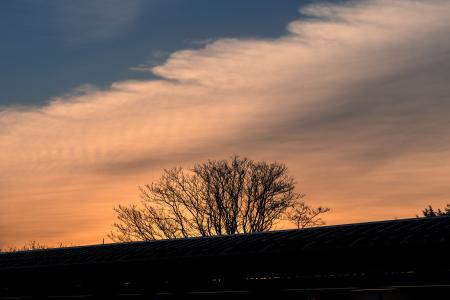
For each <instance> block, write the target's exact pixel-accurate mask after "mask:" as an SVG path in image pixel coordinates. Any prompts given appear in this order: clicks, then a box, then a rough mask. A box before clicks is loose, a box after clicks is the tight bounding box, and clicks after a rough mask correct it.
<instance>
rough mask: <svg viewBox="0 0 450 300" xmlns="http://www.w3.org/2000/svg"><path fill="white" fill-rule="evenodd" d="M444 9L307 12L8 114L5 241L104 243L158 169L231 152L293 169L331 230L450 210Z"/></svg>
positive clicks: (320, 8)
mask: <svg viewBox="0 0 450 300" xmlns="http://www.w3.org/2000/svg"><path fill="white" fill-rule="evenodd" d="M449 14H450V4H449V3H448V2H447V1H426V2H425V1H412V0H411V1H410V0H402V1H396V2H392V1H383V0H380V1H362V2H350V3H347V4H340V5H333V4H320V5H312V6H309V7H307V8H304V9H303V10H302V11H301V15H302V16H308V18H301V19H299V20H297V21H294V22H291V23H290V24H289V26H288V33H287V34H286V35H285V36H283V37H280V38H277V39H219V40H217V41H214V42H211V43H209V44H207V45H206V46H205V47H204V48H202V49H196V50H183V51H178V52H175V53H173V54H171V55H170V57H169V58H168V59H167V61H165V62H164V63H163V64H161V65H158V66H155V67H153V68H152V69H151V70H152V72H153V73H154V74H155V75H156V76H158V78H160V79H159V80H151V81H132V80H130V81H123V82H117V83H114V84H113V85H112V86H111V87H110V88H109V89H106V90H98V89H95V88H92V87H89V88H84V89H81V90H79V91H76V92H75V93H69V94H67V95H65V96H62V97H59V98H55V99H52V101H51V102H50V103H49V104H48V105H46V106H44V107H41V108H28V109H27V108H25V109H24V108H22V109H20V110H19V109H15V108H5V109H3V110H2V111H0V149H1V153H2V155H1V156H0V169H1V170H2V172H1V173H0V199H1V200H0V211H1V214H2V218H1V219H0V228H2V230H3V231H5V232H3V233H2V236H3V237H4V238H3V239H4V242H3V243H6V242H10V243H11V242H12V241H13V240H14V239H15V241H19V242H20V241H22V240H24V241H26V240H29V239H31V238H34V239H39V238H43V239H47V240H49V241H50V242H51V243H57V242H59V241H62V242H76V243H77V242H78V243H88V242H95V241H98V240H100V238H101V235H104V234H105V233H106V232H107V230H108V229H109V224H110V223H111V222H112V221H113V215H112V211H111V208H112V206H114V205H116V204H117V203H119V202H126V201H130V200H132V199H136V186H137V185H140V184H144V183H148V182H149V181H151V180H153V179H155V178H156V176H157V174H158V173H159V172H160V169H161V168H163V167H170V166H173V165H189V164H190V163H192V162H195V161H199V160H203V159H207V158H221V157H224V156H228V155H231V154H234V153H238V154H242V155H249V156H251V157H254V158H256V159H266V160H279V161H283V162H286V163H287V164H288V166H289V167H290V169H291V170H292V172H293V173H294V175H296V177H297V178H298V181H299V188H300V189H301V190H302V191H303V192H305V193H307V194H308V200H309V201H310V202H312V203H317V204H319V203H320V204H325V205H329V206H331V207H333V209H334V213H333V215H330V217H329V222H332V223H333V222H345V221H361V220H367V219H379V218H392V217H405V216H414V214H415V213H416V212H418V211H419V210H420V209H421V208H422V207H423V206H424V205H426V204H427V203H428V202H430V203H434V204H442V203H443V202H445V200H447V199H448V196H449V194H450V188H449V185H448V182H447V181H448V180H447V178H448V174H450V161H449V159H448V157H450V156H449V154H450V153H449V152H450V134H449V133H450V132H449V131H450V121H449V119H448V112H450V102H449V101H448V99H449V97H450V86H449V85H448V82H450V81H449V79H450V78H449V77H450V71H449V70H450V68H449V67H450V41H449V40H448V39H447V37H448V35H449V33H450V23H449V22H447V18H448V15H449ZM24 220H27V222H24ZM81 223H82V224H83V226H84V227H83V233H81V232H80V231H79V230H78V229H77V226H78V224H81ZM54 227H58V228H59V229H60V231H61V232H64V234H53V235H51V234H49V233H48V232H50V229H49V228H54ZM5 228H6V229H5ZM19 232H20V234H18V233H19ZM25 232H28V235H26V234H25ZM50 236H51V238H50ZM1 242H2V241H1V240H0V243H1Z"/></svg>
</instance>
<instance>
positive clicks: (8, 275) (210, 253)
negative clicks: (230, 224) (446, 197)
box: [0, 217, 450, 300]
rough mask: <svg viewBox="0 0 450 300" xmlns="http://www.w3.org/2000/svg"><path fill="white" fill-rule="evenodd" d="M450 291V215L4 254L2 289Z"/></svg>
mask: <svg viewBox="0 0 450 300" xmlns="http://www.w3.org/2000/svg"><path fill="white" fill-rule="evenodd" d="M29 297H32V298H41V299H72V298H79V299H95V298H109V299H267V298H271V299H309V300H323V299H333V300H336V299H354V300H371V299H374V300H375V299H376V300H380V299H383V300H394V299H450V217H433V218H416V219H407V220H393V221H383V222H370V223H361V224H350V225H338V226H324V227H318V228H311V229H303V230H283V231H273V232H265V233H255V234H242V235H230V236H218V237H207V238H189V239H178V240H163V241H150V242H136V243H123V244H108V245H97V246H86V247H72V248H63V249H49V250H36V251H25V252H17V253H4V254H0V299H25V298H29Z"/></svg>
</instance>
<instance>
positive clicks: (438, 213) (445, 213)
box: [422, 204, 450, 217]
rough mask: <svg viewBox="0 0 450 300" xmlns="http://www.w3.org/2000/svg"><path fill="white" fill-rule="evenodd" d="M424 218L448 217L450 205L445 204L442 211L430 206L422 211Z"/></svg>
mask: <svg viewBox="0 0 450 300" xmlns="http://www.w3.org/2000/svg"><path fill="white" fill-rule="evenodd" d="M422 214H423V216H424V217H436V216H450V204H447V206H446V207H444V208H443V209H442V210H441V209H440V208H438V209H437V210H435V209H434V208H433V207H432V206H431V205H428V207H426V208H424V210H422Z"/></svg>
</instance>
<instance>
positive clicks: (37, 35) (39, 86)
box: [0, 0, 307, 106]
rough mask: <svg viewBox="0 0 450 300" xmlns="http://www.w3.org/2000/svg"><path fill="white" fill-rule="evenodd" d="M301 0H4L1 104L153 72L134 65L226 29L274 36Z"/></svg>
mask: <svg viewBox="0 0 450 300" xmlns="http://www.w3.org/2000/svg"><path fill="white" fill-rule="evenodd" d="M305 3H307V2H306V1H301V0H276V1H274V0H246V1H242V0H226V1H210V0H191V1H187V0H164V1H162V0H94V1H93V0H77V1H71V0H62V1H61V0H32V1H30V0H2V1H1V2H0V41H1V47H0V70H1V71H0V105H3V106H4V105H40V104H43V103H45V102H47V101H48V100H49V98H51V97H54V96H59V95H61V94H64V93H67V92H68V91H69V90H71V89H74V88H77V87H79V86H81V85H86V84H90V85H94V86H97V87H103V88H105V87H108V86H109V85H110V84H111V83H113V82H115V81H120V80H124V79H146V78H151V74H150V73H149V72H136V71H133V70H131V69H130V68H132V67H135V66H139V65H142V64H150V65H151V64H158V63H161V62H163V61H164V60H165V59H166V57H167V56H168V55H169V54H170V53H172V52H174V51H176V50H179V49H185V48H198V47H201V46H202V45H203V44H204V42H206V41H210V40H212V39H217V38H222V37H234V38H239V37H256V38H257V37H266V38H274V37H278V36H280V35H282V34H285V33H286V24H287V23H289V22H290V21H292V20H294V19H296V18H298V8H299V7H300V5H301V4H305Z"/></svg>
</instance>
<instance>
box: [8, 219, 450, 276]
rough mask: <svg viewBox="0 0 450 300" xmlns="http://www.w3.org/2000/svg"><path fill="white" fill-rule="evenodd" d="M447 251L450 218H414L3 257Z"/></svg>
mask: <svg viewBox="0 0 450 300" xmlns="http://www.w3.org/2000/svg"><path fill="white" fill-rule="evenodd" d="M433 245H434V246H442V245H445V246H449V245H450V217H448V216H443V217H431V218H411V219H399V220H384V221H374V222H365V223H353V224H340V225H328V226H320V227H314V228H307V229H299V230H297V229H290V230H277V231H269V232H259V233H251V234H236V235H223V236H213V237H193V238H185V239H171V240H157V241H143V242H129V243H114V244H100V245H90V246H76V247H67V248H53V249H44V250H32V251H20V252H13V253H2V254H0V270H1V269H8V268H17V267H19V268H21V267H37V266H55V265H61V264H84V263H86V262H88V263H90V264H96V263H114V262H118V261H120V262H126V261H155V260H170V259H180V258H181V259H183V258H192V257H223V256H245V255H274V254H295V255H302V254H307V253H311V252H317V251H322V252H332V251H336V250H339V249H340V250H342V249H344V250H345V249H364V248H374V247H375V248H386V247H389V248H395V247H405V246H408V247H414V246H426V247H430V246H433Z"/></svg>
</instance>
